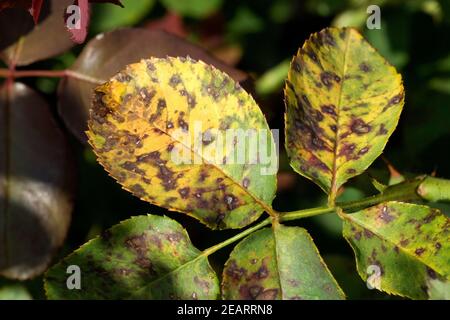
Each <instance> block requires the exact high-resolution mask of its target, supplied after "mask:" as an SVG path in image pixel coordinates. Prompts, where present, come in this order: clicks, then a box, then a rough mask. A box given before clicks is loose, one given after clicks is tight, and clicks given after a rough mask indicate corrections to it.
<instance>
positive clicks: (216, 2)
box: [161, 0, 223, 18]
mask: <svg viewBox="0 0 450 320" xmlns="http://www.w3.org/2000/svg"><path fill="white" fill-rule="evenodd" d="M161 2H162V4H163V5H164V6H165V7H166V8H167V9H168V10H170V11H174V12H176V13H178V14H180V15H182V16H186V17H191V18H206V17H207V16H208V15H210V14H212V13H214V12H215V11H217V10H219V9H220V7H221V6H222V2H223V0H189V1H186V0H181V1H180V0H161Z"/></svg>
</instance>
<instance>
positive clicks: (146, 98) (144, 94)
mask: <svg viewBox="0 0 450 320" xmlns="http://www.w3.org/2000/svg"><path fill="white" fill-rule="evenodd" d="M139 95H140V96H141V98H142V101H143V102H144V103H145V105H146V106H149V105H150V103H151V101H152V99H153V97H154V96H155V95H156V90H154V89H153V90H152V91H150V92H149V91H148V89H147V88H145V87H144V88H141V89H139Z"/></svg>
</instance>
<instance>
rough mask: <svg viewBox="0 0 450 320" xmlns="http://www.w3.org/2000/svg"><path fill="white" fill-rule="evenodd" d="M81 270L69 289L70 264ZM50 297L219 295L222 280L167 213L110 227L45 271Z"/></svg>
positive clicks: (152, 297)
mask: <svg viewBox="0 0 450 320" xmlns="http://www.w3.org/2000/svg"><path fill="white" fill-rule="evenodd" d="M70 265H76V266H79V267H80V270H81V289H80V290H76V289H73V290H69V289H68V288H67V285H66V281H67V278H68V277H69V276H70V274H68V273H67V267H68V266H70ZM45 289H46V293H47V297H48V298H49V299H215V298H217V296H218V294H219V284H218V279H217V276H216V274H215V273H214V271H213V270H212V268H211V267H210V265H209V263H208V258H207V257H206V256H204V255H202V253H201V252H200V251H199V250H198V249H197V248H195V247H194V246H193V245H192V243H191V241H190V239H189V236H188V234H187V232H186V231H185V230H184V229H183V227H182V226H181V225H180V224H178V223H177V222H176V221H174V220H172V219H169V218H167V217H160V216H155V215H147V216H138V217H134V218H131V219H129V220H126V221H123V222H121V223H120V224H118V225H115V226H114V227H112V228H111V229H109V230H108V231H106V232H105V233H104V234H103V235H102V236H101V237H97V238H95V239H93V240H91V241H89V242H88V243H86V244H85V245H83V246H82V247H81V248H79V249H78V250H76V251H75V252H73V253H72V254H71V255H69V256H68V257H66V258H65V259H63V260H62V261H61V262H60V263H58V264H57V265H55V266H53V267H52V268H51V269H50V270H49V271H48V272H47V274H46V277H45Z"/></svg>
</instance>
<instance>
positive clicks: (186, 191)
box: [178, 187, 190, 199]
mask: <svg viewBox="0 0 450 320" xmlns="http://www.w3.org/2000/svg"><path fill="white" fill-rule="evenodd" d="M189 191H190V188H189V187H185V188H181V189H178V193H179V194H180V196H181V197H182V198H183V199H187V198H188V197H189Z"/></svg>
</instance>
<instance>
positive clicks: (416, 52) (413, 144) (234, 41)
mask: <svg viewBox="0 0 450 320" xmlns="http://www.w3.org/2000/svg"><path fill="white" fill-rule="evenodd" d="M122 2H123V4H124V6H125V8H123V9H122V8H119V7H115V6H113V5H110V4H97V5H93V15H92V18H91V20H92V21H91V25H90V35H89V37H93V36H95V35H96V34H97V33H99V32H103V31H108V30H113V29H115V28H117V27H122V26H139V27H144V28H153V29H155V28H160V29H161V28H162V29H164V30H166V31H169V32H172V33H175V34H177V35H179V36H182V37H184V38H186V39H188V40H190V41H192V42H194V43H197V44H198V45H200V46H202V47H205V48H207V49H208V50H210V52H212V53H213V54H214V55H216V56H217V57H219V58H220V59H222V60H224V61H226V62H227V63H229V64H231V65H235V66H236V67H237V68H239V69H241V70H244V71H246V72H248V73H250V75H251V77H252V78H253V79H254V80H255V82H254V83H255V90H254V91H255V92H254V96H255V99H256V100H257V101H258V102H259V104H260V106H261V108H262V109H263V112H264V113H265V115H266V117H267V119H268V121H269V125H270V126H271V128H277V129H280V132H282V131H283V121H282V119H283V112H284V104H283V96H282V87H283V83H284V79H285V77H286V75H287V68H288V67H289V61H290V59H291V57H292V56H293V55H294V54H295V53H296V51H297V49H298V47H300V46H301V45H302V44H303V42H304V41H305V40H306V39H307V38H308V37H309V34H310V33H312V32H317V31H320V30H321V29H322V28H325V27H328V26H347V25H351V26H355V27H357V28H358V29H359V30H360V31H361V32H362V33H363V34H364V36H365V37H366V38H367V40H368V41H369V42H370V43H371V44H372V45H373V46H375V47H376V48H377V49H378V50H379V52H380V53H381V54H382V55H383V56H384V57H386V58H387V60H388V61H390V62H391V63H392V64H393V65H394V66H395V67H396V68H397V70H398V71H399V72H401V73H402V75H403V80H404V85H405V89H406V103H405V107H404V111H403V113H402V116H401V119H400V123H399V126H398V128H397V130H396V131H395V132H394V134H393V136H392V137H391V139H390V142H389V143H388V145H387V147H386V149H385V152H384V157H385V158H386V159H388V160H389V161H390V162H391V163H392V164H393V165H394V166H395V167H396V168H397V169H398V170H399V171H400V172H402V173H404V174H406V175H417V174H423V173H427V174H430V173H432V172H433V171H435V172H436V174H437V176H439V177H444V178H450V166H449V157H450V143H449V139H450V1H449V0H441V1H437V0H436V1H431V0H430V1H419V0H417V1H416V0H403V1H401V0H397V1H396V0H392V1H389V0H386V1H373V0H368V1H365V0H339V1H338V0H305V1H299V0H297V1H295V0H239V1H237V0H236V1H234V0H227V1H225V0H192V1H191V0H189V1H185V0H160V1H157V0H139V1H137V0H122ZM370 4H379V5H380V7H381V29H380V30H376V29H375V30H369V29H367V28H366V19H367V17H368V14H367V13H366V8H367V6H368V5H370ZM82 48H83V45H79V46H76V47H74V48H73V49H71V50H70V51H69V52H67V53H65V54H63V55H61V56H58V57H56V58H53V59H48V60H45V61H43V62H39V63H35V64H34V65H32V67H31V68H34V69H55V68H57V69H62V68H66V67H69V66H70V65H71V64H72V63H73V61H74V60H75V58H76V56H77V55H78V53H79V52H80V51H81V50H82ZM112 54H113V53H112ZM25 82H26V83H28V84H29V85H31V86H33V87H35V88H36V89H37V90H39V91H40V92H42V93H44V94H45V95H46V96H47V99H48V100H49V101H51V102H53V104H52V106H55V105H56V96H55V90H56V87H57V80H55V79H48V78H37V79H27V80H25ZM69 135H70V134H69ZM282 139H284V138H283V137H282V136H281V137H280V140H281V141H283V140H282ZM71 144H72V147H73V149H74V153H75V155H76V157H77V161H78V172H77V176H78V184H77V197H76V202H75V210H74V213H73V221H72V225H71V227H70V230H69V234H68V237H67V240H66V242H65V245H64V247H63V249H62V250H61V251H60V253H59V254H58V256H57V257H55V260H54V261H57V260H58V259H59V258H61V257H63V256H65V255H67V254H68V253H70V252H71V251H73V250H74V249H76V248H77V247H78V246H80V245H81V244H83V243H84V242H86V241H87V240H88V239H90V238H92V237H94V236H96V235H98V234H99V233H100V232H101V231H102V230H105V229H106V228H108V227H110V226H112V225H114V224H116V223H118V222H120V221H122V220H124V219H126V218H128V217H130V216H132V215H138V214H145V213H163V214H167V215H168V216H170V217H172V218H175V219H176V220H178V221H179V222H181V223H182V224H183V225H185V226H186V228H187V229H188V232H189V233H190V235H191V238H192V241H193V243H194V245H196V246H197V247H198V248H199V249H203V248H207V247H208V246H210V245H212V244H215V243H217V242H219V241H221V240H223V239H225V238H227V237H229V236H230V235H232V234H234V233H236V232H235V231H218V232H212V231H209V230H208V229H207V228H205V227H203V226H202V225H200V224H199V223H198V222H196V221H195V220H194V219H191V218H189V217H185V216H183V215H182V214H179V213H173V212H167V211H166V210H164V209H161V208H158V207H155V206H152V205H149V204H147V203H144V202H142V201H140V200H139V199H137V198H135V197H133V196H132V195H131V194H129V193H128V192H126V191H123V190H122V189H121V187H120V186H119V185H118V184H117V183H116V182H114V180H113V179H111V178H109V177H108V175H107V173H106V172H105V171H104V170H103V169H102V168H101V167H100V166H99V165H98V164H97V163H96V162H95V157H94V156H93V154H92V152H91V151H90V148H88V147H85V146H83V145H81V144H80V143H79V142H78V141H77V140H76V139H75V138H73V137H72V138H71ZM370 172H371V173H372V174H373V175H377V176H382V177H387V172H388V171H387V167H386V164H385V162H384V161H382V160H380V159H379V160H377V161H376V162H375V163H374V164H373V165H372V167H371V168H370ZM374 192H375V190H374V188H373V187H371V186H370V185H369V183H368V176H367V175H366V174H365V175H362V176H360V177H358V178H355V179H353V180H352V181H350V183H348V184H347V185H346V188H345V190H344V193H343V194H342V195H341V200H353V199H358V198H361V197H363V196H366V195H370V194H373V193H374ZM325 200H326V199H325V195H324V194H323V192H321V190H320V189H319V188H318V187H317V186H315V185H314V184H313V183H311V182H309V181H308V180H306V179H304V178H302V177H300V176H298V175H296V174H295V173H294V172H293V171H292V170H291V169H290V167H289V164H288V161H287V159H286V155H285V151H284V150H283V146H280V174H279V191H278V193H277V197H276V199H275V201H274V204H273V206H274V208H275V209H277V210H279V211H292V210H298V209H302V208H308V207H312V206H319V205H322V204H324V203H325ZM440 207H441V208H442V209H444V211H446V212H447V213H448V212H449V211H450V210H449V207H446V206H443V205H440ZM295 224H296V225H300V226H304V227H305V228H307V229H308V231H309V232H310V233H311V235H312V236H313V238H314V240H315V243H316V245H317V246H318V248H319V250H320V252H321V254H322V255H323V257H324V259H325V260H326V262H327V263H328V265H329V267H330V269H331V271H332V273H333V274H334V275H335V277H336V278H337V280H338V282H339V283H340V285H341V287H342V288H343V290H344V292H345V293H346V294H347V296H348V297H349V298H352V299H364V298H376V299H390V298H393V297H392V296H388V295H385V294H383V293H379V292H375V291H371V290H368V289H367V288H366V286H365V283H364V282H363V281H362V280H361V279H360V278H359V277H358V275H357V274H356V270H355V262H354V259H353V253H352V252H351V249H350V247H349V246H348V245H347V243H346V242H345V240H343V239H342V237H341V235H340V233H341V224H340V221H339V219H338V218H337V217H336V216H334V215H325V216H319V217H315V218H311V219H307V220H304V221H303V220H302V221H298V222H295ZM231 249H232V246H231V247H229V248H226V249H224V250H222V251H220V252H219V253H216V254H214V255H213V256H211V258H210V261H211V264H212V265H213V267H214V268H215V269H216V270H218V273H219V274H220V272H221V266H222V265H223V263H224V261H225V260H226V258H227V255H228V253H229V251H230V250H231ZM5 285H6V287H5ZM2 286H3V287H2ZM2 295H3V297H6V296H9V297H10V296H13V295H16V296H17V297H22V298H25V297H32V298H35V299H41V298H44V294H43V290H42V277H38V278H37V279H34V280H30V281H27V282H22V283H19V282H14V281H6V280H2V279H0V298H1V297H2Z"/></svg>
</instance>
